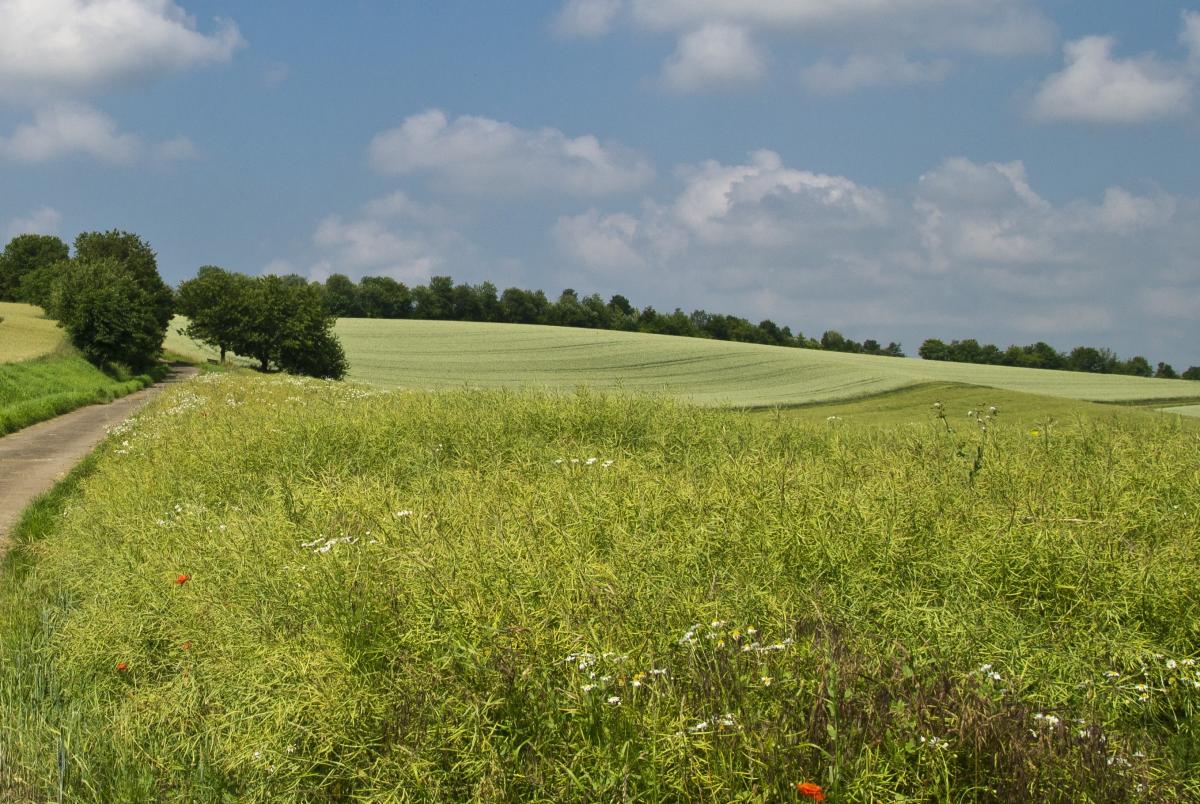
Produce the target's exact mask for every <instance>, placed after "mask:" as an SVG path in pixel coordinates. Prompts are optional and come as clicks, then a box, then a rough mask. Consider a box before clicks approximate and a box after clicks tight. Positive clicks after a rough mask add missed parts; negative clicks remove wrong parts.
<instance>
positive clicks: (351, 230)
mask: <svg viewBox="0 0 1200 804" xmlns="http://www.w3.org/2000/svg"><path fill="white" fill-rule="evenodd" d="M313 244H314V245H315V246H316V247H317V248H318V249H319V251H320V252H321V258H320V261H319V262H318V263H317V265H316V266H315V267H314V268H313V270H312V271H311V273H310V275H311V276H312V277H313V278H323V277H325V276H328V275H329V274H331V273H345V274H348V275H351V276H360V275H363V274H371V275H387V276H391V277H392V278H394V279H397V280H401V281H404V282H410V283H411V282H420V281H424V280H426V279H428V278H429V277H430V276H433V275H434V274H436V273H437V272H438V271H444V270H447V266H450V265H454V264H459V265H461V264H462V262H463V261H464V259H465V258H468V257H470V256H471V255H472V248H471V245H470V243H469V242H468V241H467V240H466V239H465V238H464V237H463V236H462V235H460V234H459V233H458V232H457V231H456V230H455V229H453V228H452V227H451V226H449V225H448V216H447V215H446V213H445V212H444V211H442V210H441V209H440V208H438V207H434V206H426V205H424V204H421V203H419V202H416V201H413V200H412V199H411V198H409V197H408V196H407V195H406V194H404V193H403V192H396V193H393V194H391V195H389V196H385V197H383V198H378V199H374V200H372V201H369V202H368V203H367V204H365V205H364V206H363V208H362V210H361V211H360V212H359V213H358V214H356V215H354V216H352V217H351V218H349V219H346V218H343V217H342V216H341V215H330V216H328V217H327V218H325V219H324V220H322V221H321V222H320V223H319V224H318V225H317V228H316V230H315V231H314V232H313Z"/></svg>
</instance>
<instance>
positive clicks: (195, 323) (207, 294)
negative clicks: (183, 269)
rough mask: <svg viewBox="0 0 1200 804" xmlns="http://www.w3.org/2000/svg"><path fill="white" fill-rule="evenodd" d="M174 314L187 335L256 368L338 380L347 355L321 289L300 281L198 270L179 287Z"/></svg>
mask: <svg viewBox="0 0 1200 804" xmlns="http://www.w3.org/2000/svg"><path fill="white" fill-rule="evenodd" d="M176 309H177V310H178V311H179V313H180V315H184V316H187V317H188V319H189V323H188V326H187V327H186V329H185V330H184V332H185V334H187V335H188V336H189V337H191V338H194V339H196V340H198V341H200V342H202V343H206V344H209V345H211V346H212V347H214V348H216V349H219V350H220V352H221V362H225V355H226V353H227V352H230V351H232V352H237V353H238V354H241V355H246V356H249V357H253V358H254V359H255V360H257V361H258V363H259V368H260V369H261V370H263V371H269V370H270V369H272V368H277V369H281V370H283V371H287V372H289V373H291V374H304V375H307V376H310V377H323V378H327V379H341V378H342V377H344V376H345V374H346V369H347V364H346V355H345V352H344V351H343V350H342V344H341V342H340V341H338V339H337V336H336V335H334V333H333V325H334V323H336V318H335V317H334V316H332V315H330V314H329V313H328V311H327V310H326V307H325V293H324V292H323V290H322V288H321V286H320V285H317V284H310V283H309V282H307V281H305V280H304V279H303V278H302V277H298V276H283V277H280V276H273V275H272V276H255V277H251V276H246V275H245V274H238V273H231V272H229V271H226V270H224V269H221V268H217V267H215V266H206V267H204V268H201V269H200V270H199V272H198V273H197V274H196V278H195V279H189V280H188V281H186V282H184V283H183V284H181V285H180V286H179V291H178V293H177V294H176Z"/></svg>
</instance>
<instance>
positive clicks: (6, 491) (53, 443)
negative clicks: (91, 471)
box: [0, 366, 196, 558]
mask: <svg viewBox="0 0 1200 804" xmlns="http://www.w3.org/2000/svg"><path fill="white" fill-rule="evenodd" d="M195 374H196V369H194V368H191V367H190V366H189V367H182V368H175V369H174V370H173V371H172V372H171V375H170V376H169V377H167V379H166V380H164V381H163V382H161V383H158V384H157V385H152V386H150V387H149V388H145V389H143V390H141V391H138V392H136V393H133V394H130V395H129V396H124V397H121V398H120V399H118V400H116V401H115V402H110V403H108V404H107V405H89V406H87V407H84V408H80V409H79V410H74V411H71V412H70V413H65V414H63V415H62V416H58V417H56V418H53V419H49V420H47V421H44V422H41V423H39V424H35V425H33V426H31V427H27V428H25V429H24V430H20V431H18V432H15V433H13V434H11V435H7V436H5V437H3V438H0V558H2V557H3V556H4V553H5V552H6V551H7V549H8V534H9V531H10V530H12V527H13V526H14V525H16V523H17V520H18V519H19V518H20V516H21V512H22V511H24V510H25V506H27V505H29V503H30V502H32V501H33V499H34V498H35V497H37V496H38V495H39V494H42V493H44V492H46V491H49V490H50V488H51V487H53V486H54V484H55V483H57V482H58V481H60V480H62V479H63V477H64V476H65V475H66V474H67V473H68V472H70V471H71V470H72V469H74V468H75V465H76V464H78V463H79V462H80V461H82V460H83V459H84V458H85V457H86V456H87V454H88V453H89V452H91V451H92V450H93V449H95V448H96V445H97V444H99V443H100V442H101V441H103V440H104V436H105V430H106V429H107V428H109V427H112V426H113V425H114V424H117V423H119V422H122V421H124V420H125V419H128V418H129V417H130V416H132V415H133V414H134V413H136V412H137V411H138V410H140V409H141V407H142V406H143V405H145V404H146V403H147V402H149V401H150V400H151V399H153V398H154V397H155V396H156V395H157V394H158V393H159V392H160V391H161V390H162V389H163V387H164V386H165V385H167V384H169V383H174V382H179V381H181V380H185V379H187V378H188V377H192V376H194V375H195Z"/></svg>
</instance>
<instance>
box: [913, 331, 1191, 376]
mask: <svg viewBox="0 0 1200 804" xmlns="http://www.w3.org/2000/svg"><path fill="white" fill-rule="evenodd" d="M917 354H919V355H920V356H921V358H922V359H924V360H949V361H953V362H955V363H979V364H983V365H988V366H1017V367H1019V368H1041V369H1058V370H1059V371H1082V372H1087V373H1089V374H1127V375H1130V376H1135V377H1158V378H1161V379H1167V380H1175V379H1181V378H1182V379H1185V380H1200V366H1192V367H1191V368H1189V369H1188V370H1187V371H1185V372H1183V374H1182V375H1181V374H1179V373H1178V372H1176V371H1175V369H1174V368H1172V367H1171V364H1170V363H1162V362H1160V363H1159V364H1158V366H1157V367H1152V366H1151V365H1150V361H1149V360H1147V359H1146V358H1145V357H1142V356H1141V355H1135V356H1134V357H1131V358H1129V359H1127V360H1122V359H1121V358H1119V357H1118V356H1117V355H1116V354H1115V353H1113V352H1112V351H1111V350H1109V349H1098V348H1096V347H1093V346H1076V347H1075V348H1074V349H1072V350H1071V351H1070V352H1060V351H1058V350H1057V349H1055V348H1054V347H1053V346H1051V345H1050V344H1048V343H1044V342H1042V341H1038V342H1037V343H1034V344H1030V345H1029V346H1018V345H1015V344H1014V345H1012V346H1009V347H1008V348H1007V349H1001V348H1000V347H999V346H996V345H995V344H991V343H984V344H981V343H979V342H978V341H976V340H975V339H974V338H968V339H967V340H963V341H950V343H945V342H943V341H940V340H938V339H937V338H930V339H928V340H926V341H925V342H924V343H922V344H921V348H920V349H918V350H917Z"/></svg>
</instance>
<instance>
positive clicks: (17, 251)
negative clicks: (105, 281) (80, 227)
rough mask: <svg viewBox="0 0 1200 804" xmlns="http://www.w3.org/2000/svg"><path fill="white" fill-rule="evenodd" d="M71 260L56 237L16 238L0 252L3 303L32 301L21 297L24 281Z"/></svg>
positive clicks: (30, 236)
mask: <svg viewBox="0 0 1200 804" xmlns="http://www.w3.org/2000/svg"><path fill="white" fill-rule="evenodd" d="M70 256H71V254H70V250H69V249H68V248H67V244H66V243H64V242H63V241H61V240H59V239H58V238H57V237H54V236H53V235H37V234H23V235H17V236H16V237H14V238H13V239H12V240H10V241H8V245H7V246H5V247H4V251H3V252H0V301H29V300H28V299H26V298H24V297H22V295H21V285H22V281H23V280H24V279H25V277H26V276H28V275H29V274H30V273H31V272H33V271H36V270H38V269H42V268H49V267H51V266H53V265H57V264H61V263H63V262H65V261H66V260H67V259H68V258H69V257H70ZM31 303H35V304H36V302H31Z"/></svg>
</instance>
